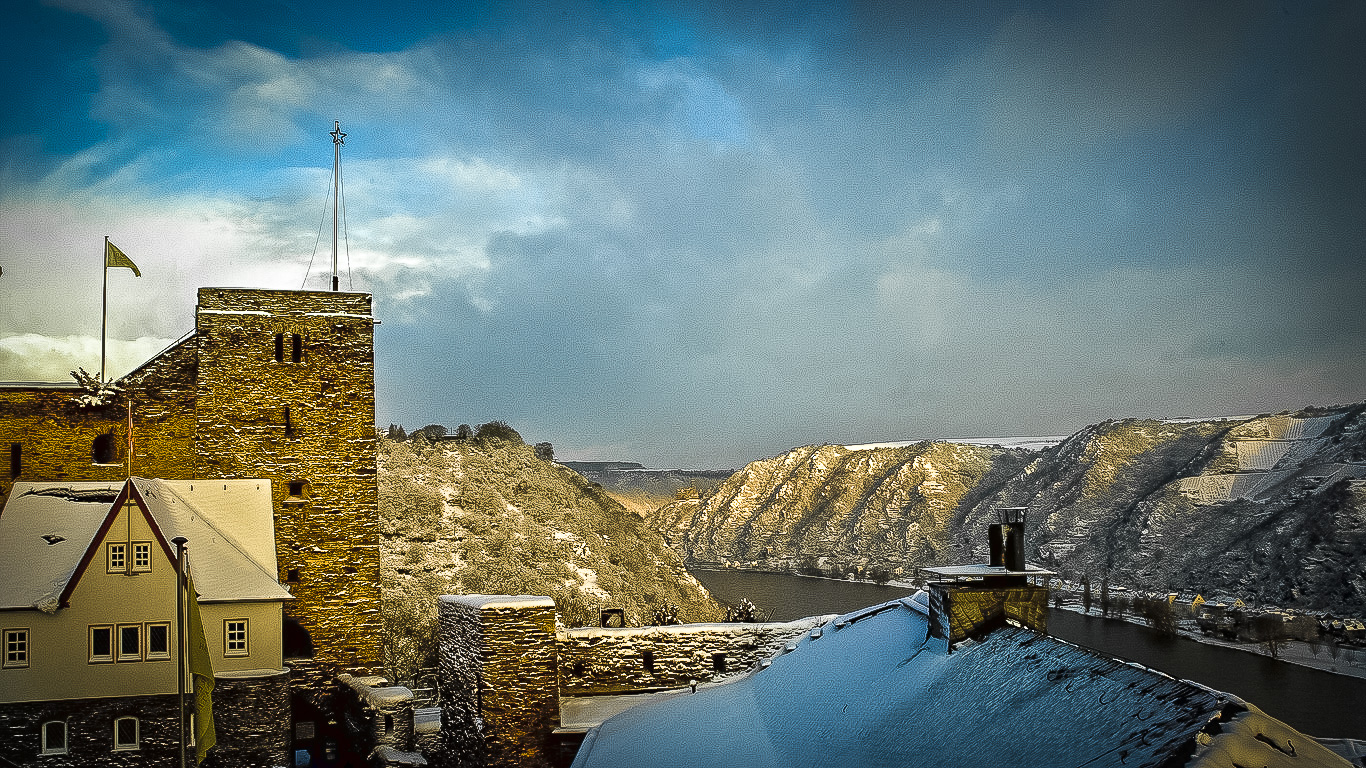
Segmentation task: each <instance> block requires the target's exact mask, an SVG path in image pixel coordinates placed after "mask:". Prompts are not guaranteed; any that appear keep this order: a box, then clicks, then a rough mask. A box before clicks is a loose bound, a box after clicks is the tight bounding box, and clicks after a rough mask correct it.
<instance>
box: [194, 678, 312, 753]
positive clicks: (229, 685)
mask: <svg viewBox="0 0 1366 768" xmlns="http://www.w3.org/2000/svg"><path fill="white" fill-rule="evenodd" d="M213 713H214V731H215V732H216V734H217V737H218V745H217V746H215V747H214V748H213V749H211V750H209V754H208V755H207V756H206V757H205V759H204V763H203V765H204V768H255V767H256V766H276V765H279V766H283V765H290V764H291V763H292V762H293V760H292V759H291V757H292V756H291V755H290V753H289V746H290V733H289V728H290V718H289V670H282V671H280V672H279V673H278V674H273V675H262V676H258V677H218V678H216V679H215V680H214V687H213Z"/></svg>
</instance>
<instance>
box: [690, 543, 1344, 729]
mask: <svg viewBox="0 0 1366 768" xmlns="http://www.w3.org/2000/svg"><path fill="white" fill-rule="evenodd" d="M693 575H694V576H696V577H697V579H698V581H701V582H702V583H703V584H704V585H705V586H706V587H707V589H708V590H710V591H711V593H712V595H713V596H715V597H716V599H717V600H720V601H721V602H723V603H737V602H739V601H740V600H741V599H742V598H744V599H748V600H749V601H750V602H752V603H754V605H755V607H756V608H758V609H759V610H760V611H761V612H762V613H763V615H764V617H765V618H768V619H769V620H772V621H790V620H792V619H799V618H802V617H804V616H819V615H822V614H828V613H847V612H849V611H852V610H855V609H858V608H862V607H864V606H868V605H875V604H877V603H883V602H886V601H888V600H894V599H896V598H899V597H904V596H906V595H908V594H911V593H912V592H913V591H914V590H911V589H906V588H904V587H894V586H879V585H877V584H864V583H860V582H849V581H837V580H834V579H813V578H810V577H806V576H794V575H789V574H782V573H752V572H748V571H701V570H699V571H694V572H693ZM1048 630H1049V633H1050V634H1052V635H1054V636H1055V637H1059V638H1061V639H1063V640H1067V641H1068V642H1072V643H1076V644H1077V645H1082V646H1086V647H1088V648H1094V649H1095V650H1097V651H1100V652H1102V653H1105V654H1108V655H1110V656H1117V657H1120V658H1124V659H1127V660H1130V661H1136V662H1138V663H1140V664H1143V665H1146V666H1149V667H1152V668H1154V669H1160V670H1162V671H1163V672H1166V673H1167V674H1169V675H1172V676H1173V677H1179V678H1185V679H1188V680H1194V681H1196V682H1198V683H1201V684H1203V685H1207V686H1209V687H1210V688H1214V689H1216V690H1220V691H1228V692H1229V693H1233V694H1236V695H1238V696H1240V697H1242V698H1244V699H1246V700H1248V701H1250V702H1252V703H1253V704H1256V705H1257V706H1258V707H1259V708H1260V709H1261V710H1262V711H1264V712H1266V713H1267V714H1269V715H1271V716H1273V717H1276V718H1278V719H1280V720H1283V721H1284V722H1286V723H1288V724H1289V725H1291V726H1293V727H1295V728H1297V729H1299V730H1301V731H1303V732H1304V733H1307V734H1309V735H1311V736H1319V737H1335V738H1352V739H1366V706H1363V704H1366V680H1363V679H1361V678H1356V677H1347V676H1345V675H1334V674H1331V673H1329V672H1322V671H1319V670H1316V669H1309V668H1307V667H1302V666H1298V665H1295V664H1287V663H1285V662H1282V661H1276V660H1274V659H1270V658H1267V657H1265V656H1261V655H1258V654H1253V653H1247V652H1245V651H1239V650H1234V649H1231V648H1223V647H1220V646H1217V645H1209V644H1206V643H1201V642H1197V641H1195V640H1189V639H1187V638H1182V637H1177V638H1168V637H1161V636H1159V635H1157V634H1156V633H1155V632H1152V631H1150V630H1149V629H1148V628H1147V627H1142V626H1138V625H1136V624H1131V623H1129V622H1126V621H1118V620H1115V619H1103V618H1096V617H1091V616H1083V615H1081V614H1079V613H1075V612H1072V611H1064V610H1056V609H1055V610H1050V612H1049V618H1048Z"/></svg>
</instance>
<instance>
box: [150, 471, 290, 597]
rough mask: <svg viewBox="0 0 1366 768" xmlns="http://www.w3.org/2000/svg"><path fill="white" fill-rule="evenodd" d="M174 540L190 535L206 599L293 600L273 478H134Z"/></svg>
mask: <svg viewBox="0 0 1366 768" xmlns="http://www.w3.org/2000/svg"><path fill="white" fill-rule="evenodd" d="M133 484H134V485H136V486H137V489H138V491H139V493H140V494H141V495H142V498H143V499H144V500H145V501H146V502H147V508H148V510H150V511H151V513H152V517H153V519H155V520H156V521H157V525H158V526H159V527H160V528H161V531H162V533H163V534H164V535H165V537H166V540H167V541H168V542H169V541H170V540H171V539H174V538H175V537H177V536H184V537H185V538H186V539H188V540H189V544H187V545H186V549H187V550H188V551H189V562H190V574H191V575H192V576H193V577H194V586H195V591H196V592H198V593H199V600H200V602H205V603H213V602H227V601H233V600H289V599H291V595H290V594H289V591H288V590H286V589H285V588H284V587H282V586H280V582H279V581H278V580H277V579H278V571H277V569H276V565H275V508H274V506H273V504H272V502H271V487H270V481H269V480H147V479H143V478H139V477H135V478H133Z"/></svg>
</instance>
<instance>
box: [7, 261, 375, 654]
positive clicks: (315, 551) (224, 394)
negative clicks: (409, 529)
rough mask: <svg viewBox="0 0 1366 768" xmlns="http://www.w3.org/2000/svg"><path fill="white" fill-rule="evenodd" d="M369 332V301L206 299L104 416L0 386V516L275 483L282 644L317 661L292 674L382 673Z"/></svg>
mask: <svg viewBox="0 0 1366 768" xmlns="http://www.w3.org/2000/svg"><path fill="white" fill-rule="evenodd" d="M374 324H375V320H374V316H373V314H372V311H371V299H370V295H369V294H365V293H334V292H323V291H273V290H256V289H248V288H201V289H200V290H199V304H198V307H197V309H196V312H195V330H194V332H193V333H191V334H188V335H186V336H185V337H184V338H183V339H181V340H180V341H178V342H177V343H175V344H174V345H172V346H171V347H170V348H169V349H167V350H165V351H164V352H162V353H161V354H159V355H157V356H156V357H154V358H152V359H151V360H149V361H148V362H147V363H145V364H144V365H142V366H140V367H139V368H138V369H137V370H135V371H133V372H131V373H129V374H128V375H127V376H125V377H123V378H122V379H120V380H119V384H120V386H121V390H122V391H121V393H120V394H118V395H117V396H115V397H114V398H112V399H111V400H109V401H107V402H103V403H98V404H94V405H91V404H88V403H85V404H83V403H82V402H81V395H82V394H83V391H82V390H81V389H80V388H79V387H77V386H75V385H74V384H72V383H66V384H28V383H0V445H3V446H5V447H7V448H8V449H9V458H10V462H9V467H8V469H9V471H8V472H3V473H0V504H2V503H4V501H5V500H6V499H7V498H8V494H9V491H10V488H11V487H12V486H13V484H14V482H15V481H16V480H35V481H49V480H122V479H123V478H125V477H127V476H128V475H129V474H130V473H131V474H135V475H139V476H143V477H156V478H164V479H171V480H192V479H203V480H207V479H215V478H221V479H242V478H263V479H268V480H270V481H271V486H272V488H273V491H274V508H275V540H276V542H277V550H278V551H277V561H278V564H279V569H280V573H279V578H280V581H281V582H282V583H284V584H285V585H286V586H287V587H288V588H289V590H290V592H291V593H292V594H293V595H294V598H295V599H294V600H291V601H289V602H287V603H286V604H285V609H284V610H285V616H286V627H287V630H289V631H287V637H286V640H287V643H286V645H287V646H289V645H291V644H290V643H289V642H288V641H289V640H290V636H292V637H293V639H294V641H295V642H294V643H293V646H294V649H295V650H296V654H295V655H296V656H313V657H314V658H315V660H316V662H317V664H316V665H310V664H306V663H297V662H296V663H291V666H292V667H294V668H295V670H296V672H303V671H304V670H305V669H306V668H310V667H311V666H316V667H317V668H318V671H319V672H323V673H326V672H330V671H332V670H339V669H346V670H366V669H371V668H374V667H377V666H378V664H379V659H380V654H381V636H380V619H379V594H380V593H379V533H378V514H379V512H378V489H377V485H376V466H375V460H376V459H375V451H376V444H375V369H374ZM130 421H131V426H132V429H131V432H132V434H133V438H134V440H133V443H134V445H133V451H132V456H131V462H130V461H129V459H130V456H129V445H128V434H129V431H130V430H129V422H130ZM130 464H131V466H130ZM193 558H194V555H193V545H191V561H193ZM291 633H292V634H291ZM287 652H288V649H287Z"/></svg>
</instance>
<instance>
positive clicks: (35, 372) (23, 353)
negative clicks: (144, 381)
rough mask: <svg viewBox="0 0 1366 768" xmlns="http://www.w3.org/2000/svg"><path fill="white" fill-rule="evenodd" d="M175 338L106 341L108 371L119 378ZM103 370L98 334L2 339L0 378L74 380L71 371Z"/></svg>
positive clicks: (34, 335) (0, 345)
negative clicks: (101, 368)
mask: <svg viewBox="0 0 1366 768" xmlns="http://www.w3.org/2000/svg"><path fill="white" fill-rule="evenodd" d="M174 341H175V339H169V338H155V337H150V336H143V337H140V338H136V339H131V340H124V339H109V340H107V341H106V343H105V347H106V349H105V373H106V376H107V377H108V378H111V379H112V378H118V377H119V376H122V375H124V374H125V373H128V372H129V371H131V370H133V369H134V368H137V367H138V366H139V365H142V364H143V363H145V362H147V361H148V360H150V359H152V357H154V356H155V355H156V354H157V353H159V352H161V351H162V350H163V349H165V348H166V347H168V346H170V345H171V343H172V342H174ZM77 368H84V369H85V370H86V371H88V372H89V373H92V374H98V373H99V370H100V339H99V337H98V336H42V335H40V334H36V333H25V334H20V335H17V336H7V337H4V338H0V381H52V382H63V383H66V384H71V383H74V380H73V379H72V377H71V371H74V370H76V369H77Z"/></svg>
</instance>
